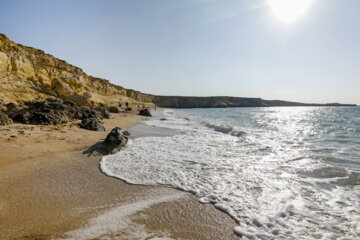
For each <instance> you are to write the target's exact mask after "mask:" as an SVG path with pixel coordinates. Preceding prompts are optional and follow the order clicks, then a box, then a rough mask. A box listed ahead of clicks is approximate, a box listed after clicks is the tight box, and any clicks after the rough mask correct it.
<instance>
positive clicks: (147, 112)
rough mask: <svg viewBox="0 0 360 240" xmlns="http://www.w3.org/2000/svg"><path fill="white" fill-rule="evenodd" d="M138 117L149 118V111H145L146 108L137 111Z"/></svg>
mask: <svg viewBox="0 0 360 240" xmlns="http://www.w3.org/2000/svg"><path fill="white" fill-rule="evenodd" d="M139 115H140V116H146V117H151V113H150V111H149V109H147V108H145V109H141V110H140V111H139Z"/></svg>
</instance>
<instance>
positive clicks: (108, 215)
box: [65, 192, 184, 240]
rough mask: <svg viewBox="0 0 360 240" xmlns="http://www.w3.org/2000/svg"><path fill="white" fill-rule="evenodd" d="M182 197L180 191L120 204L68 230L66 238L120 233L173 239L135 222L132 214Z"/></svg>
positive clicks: (92, 237)
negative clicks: (131, 217)
mask: <svg viewBox="0 0 360 240" xmlns="http://www.w3.org/2000/svg"><path fill="white" fill-rule="evenodd" d="M182 197H184V194H183V193H181V192H179V193H176V194H172V195H159V196H156V197H152V198H148V199H143V200H139V201H136V202H131V203H127V204H124V205H120V206H118V207H115V208H112V209H110V210H109V211H106V212H104V213H102V214H101V215H99V216H97V217H95V218H92V219H90V220H89V222H88V224H87V226H85V227H84V228H81V229H77V230H73V231H71V232H67V233H66V234H65V239H68V240H71V239H78V240H81V239H94V238H101V239H107V237H108V236H111V235H112V234H119V233H121V234H122V235H121V236H122V237H121V238H122V239H139V240H140V239H144V240H145V239H154V240H155V239H162V240H165V239H171V238H169V237H168V236H166V235H167V234H166V233H149V232H148V231H147V229H146V228H145V227H144V226H142V225H139V224H135V223H133V222H132V221H131V219H130V216H132V215H134V214H135V213H137V212H139V211H141V210H144V209H146V208H149V207H151V206H153V205H156V204H159V203H163V202H168V201H175V200H179V199H181V198H182ZM157 235H158V236H157ZM159 235H160V236H159Z"/></svg>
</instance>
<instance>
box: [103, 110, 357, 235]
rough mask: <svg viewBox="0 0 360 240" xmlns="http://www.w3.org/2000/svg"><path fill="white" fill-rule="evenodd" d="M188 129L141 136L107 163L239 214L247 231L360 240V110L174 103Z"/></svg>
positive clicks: (163, 114)
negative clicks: (207, 106)
mask: <svg viewBox="0 0 360 240" xmlns="http://www.w3.org/2000/svg"><path fill="white" fill-rule="evenodd" d="M153 113H154V114H155V115H156V117H154V118H152V119H150V120H147V121H145V122H144V123H145V124H147V125H151V126H156V127H166V128H171V129H175V130H177V131H178V133H179V134H177V135H174V136H166V137H139V138H135V139H132V140H131V141H130V143H129V144H128V146H126V147H125V148H124V149H123V150H121V151H120V152H118V153H116V154H114V155H109V156H106V157H103V159H102V160H101V163H100V164H101V166H100V167H101V169H102V171H103V172H104V173H106V174H108V175H110V176H115V177H117V178H119V179H122V180H124V181H126V182H128V183H132V184H148V185H168V186H172V187H174V188H178V189H181V190H184V191H188V192H191V193H193V194H195V195H196V196H198V198H199V201H200V202H201V203H212V204H214V206H215V207H216V208H218V209H220V210H222V211H224V212H226V213H227V214H229V215H230V216H231V217H233V218H234V219H235V220H236V221H237V223H238V227H236V228H235V229H234V231H235V233H237V234H238V235H241V236H243V239H343V240H344V239H360V108H359V107H278V108H275V107H273V108H224V109H188V110H172V109H170V110H169V109H168V110H164V111H159V112H153Z"/></svg>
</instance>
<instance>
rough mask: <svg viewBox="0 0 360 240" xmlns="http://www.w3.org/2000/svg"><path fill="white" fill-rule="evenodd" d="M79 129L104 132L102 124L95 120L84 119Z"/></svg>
mask: <svg viewBox="0 0 360 240" xmlns="http://www.w3.org/2000/svg"><path fill="white" fill-rule="evenodd" d="M80 127H81V128H84V129H87V130H92V131H106V128H105V126H104V123H103V122H102V121H100V120H99V119H96V118H84V119H83V120H82V121H81V124H80Z"/></svg>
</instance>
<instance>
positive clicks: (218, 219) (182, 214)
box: [0, 114, 238, 239]
mask: <svg viewBox="0 0 360 240" xmlns="http://www.w3.org/2000/svg"><path fill="white" fill-rule="evenodd" d="M140 118H141V117H139V116H136V115H135V114H126V115H125V114H112V116H111V119H108V120H105V121H104V122H105V126H106V127H107V129H108V131H107V132H93V131H88V130H84V129H80V128H79V127H78V126H77V123H69V124H65V125H61V126H35V125H22V124H14V125H10V126H0V239H58V238H60V239H71V238H73V239H155V238H156V237H159V238H161V239H238V238H237V237H236V236H235V235H234V233H233V227H234V226H236V224H235V222H234V221H233V220H232V219H231V218H230V217H229V216H227V215H226V214H224V213H222V212H220V211H219V210H216V209H215V208H214V207H213V206H212V205H210V204H205V205H202V204H200V203H198V201H197V199H196V198H195V197H194V196H193V195H191V194H188V193H183V192H181V191H178V190H175V189H171V188H166V187H160V186H159V187H149V186H139V185H129V184H126V183H124V182H122V181H120V180H118V179H115V178H111V177H108V176H106V175H104V174H102V173H101V172H100V170H99V160H100V157H101V156H90V157H89V156H88V155H86V154H84V153H83V152H84V151H85V150H87V149H88V148H89V147H90V146H91V145H93V144H95V143H97V142H99V141H101V140H103V139H104V138H105V137H106V135H107V134H108V132H109V131H110V130H111V129H112V128H113V127H115V126H119V127H121V128H123V129H128V128H129V127H130V126H132V125H134V124H136V122H137V120H138V119H140Z"/></svg>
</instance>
